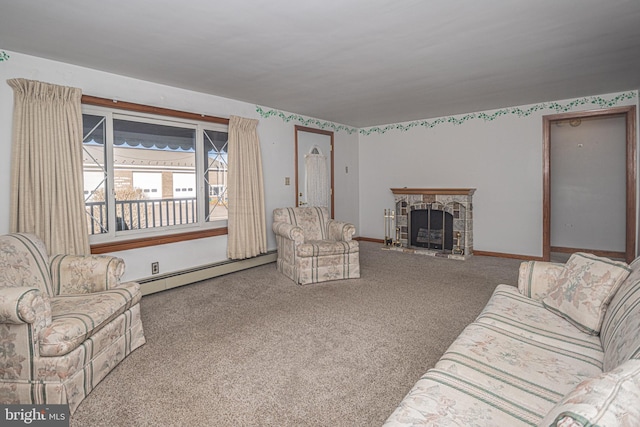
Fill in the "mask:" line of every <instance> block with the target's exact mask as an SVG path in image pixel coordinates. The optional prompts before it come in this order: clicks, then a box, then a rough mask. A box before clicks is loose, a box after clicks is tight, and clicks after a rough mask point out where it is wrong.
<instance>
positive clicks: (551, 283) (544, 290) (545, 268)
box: [518, 261, 564, 301]
mask: <svg viewBox="0 0 640 427" xmlns="http://www.w3.org/2000/svg"><path fill="white" fill-rule="evenodd" d="M563 271H564V264H560V263H551V262H544V261H524V262H522V263H521V264H520V268H519V270H518V290H519V291H520V293H521V294H522V295H524V296H527V297H530V298H533V299H534V300H537V301H542V299H543V298H544V297H546V296H547V294H548V293H549V290H550V289H553V288H555V287H556V285H557V283H558V277H559V276H560V274H561V273H562V272H563Z"/></svg>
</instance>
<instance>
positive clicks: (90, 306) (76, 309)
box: [40, 282, 141, 356]
mask: <svg viewBox="0 0 640 427" xmlns="http://www.w3.org/2000/svg"><path fill="white" fill-rule="evenodd" d="M140 297H141V294H140V285H138V284H137V283H134V282H129V283H124V284H122V285H121V286H120V287H118V288H116V289H111V290H108V291H104V292H99V293H96V294H79V295H64V296H59V297H56V298H53V299H52V301H51V310H52V315H51V318H52V321H51V324H50V325H49V327H47V328H46V329H45V330H43V331H42V336H41V339H40V355H41V356H62V355H63V354H67V353H68V352H70V351H71V350H73V349H75V348H76V347H77V346H78V345H80V344H81V343H82V342H84V341H85V340H86V339H87V338H89V337H91V336H93V334H94V333H96V332H97V331H99V330H100V329H102V328H103V327H104V326H105V325H106V324H108V323H109V322H111V321H112V320H113V319H114V318H116V317H117V316H118V315H120V314H122V313H124V312H125V311H127V310H129V309H130V308H131V307H132V306H133V305H135V304H137V303H138V302H139V301H140Z"/></svg>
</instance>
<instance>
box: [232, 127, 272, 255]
mask: <svg viewBox="0 0 640 427" xmlns="http://www.w3.org/2000/svg"><path fill="white" fill-rule="evenodd" d="M257 126H258V120H253V119H246V118H242V117H237V116H231V117H230V118H229V143H228V144H229V146H228V150H229V151H228V154H229V161H228V163H229V165H228V182H227V193H228V198H229V219H228V225H227V228H228V236H227V237H228V239H227V242H228V243H227V257H228V258H229V259H245V258H251V257H254V256H257V255H259V254H262V253H265V252H267V227H266V217H265V204H264V182H263V177H262V157H261V154H260V140H259V138H258V132H257V130H256V128H257Z"/></svg>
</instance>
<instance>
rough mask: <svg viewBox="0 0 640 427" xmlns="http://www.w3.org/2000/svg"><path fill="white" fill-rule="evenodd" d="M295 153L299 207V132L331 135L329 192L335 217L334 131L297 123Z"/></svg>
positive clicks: (330, 213)
mask: <svg viewBox="0 0 640 427" xmlns="http://www.w3.org/2000/svg"><path fill="white" fill-rule="evenodd" d="M294 128H295V153H294V158H295V182H296V207H298V201H299V198H298V194H300V189H299V188H298V132H309V133H318V134H321V135H327V136H329V137H331V142H330V144H331V146H330V147H331V148H330V150H329V151H330V152H331V155H330V157H331V176H330V177H329V181H330V184H329V185H330V188H329V194H330V198H331V212H329V215H330V216H331V218H334V212H335V203H334V198H333V132H332V131H329V130H322V129H315V128H310V127H306V126H299V125H295V126H294Z"/></svg>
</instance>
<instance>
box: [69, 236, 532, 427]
mask: <svg viewBox="0 0 640 427" xmlns="http://www.w3.org/2000/svg"><path fill="white" fill-rule="evenodd" d="M360 245H361V261H360V263H361V272H362V273H361V274H362V277H361V278H360V279H355V280H346V281H336V282H327V283H323V284H315V285H308V286H297V285H295V284H294V283H293V282H292V281H290V280H288V279H287V278H286V277H284V276H282V275H281V274H279V273H278V272H277V271H276V268H275V264H269V265H265V266H261V267H256V268H253V269H250V270H247V271H243V272H239V273H234V274H230V275H227V276H223V277H219V278H215V279H211V280H207V281H203V282H200V283H196V284H192V285H189V286H184V287H181V288H177V289H172V290H169V291H165V292H162V293H158V294H153V295H149V296H146V297H144V298H143V300H142V320H143V323H144V327H145V334H146V337H147V344H146V345H144V346H143V347H141V348H139V349H138V350H136V351H134V352H133V353H132V354H131V355H130V356H129V357H128V358H127V359H125V360H124V361H123V362H122V363H121V364H120V365H119V366H118V367H116V369H114V371H113V372H111V373H110V374H109V375H108V376H107V378H105V379H104V380H103V381H102V382H101V383H100V384H98V386H97V387H96V388H95V389H94V390H93V392H92V393H91V394H90V395H89V396H88V397H87V398H86V399H85V400H84V402H83V403H82V404H81V405H80V407H79V408H78V410H77V411H76V413H75V414H74V415H73V417H72V419H71V426H74V427H79V426H82V427H88V426H91V427H93V426H193V427H197V426H279V427H286V426H350V427H351V426H380V425H382V423H383V422H384V421H385V420H386V418H387V417H388V416H389V415H390V414H391V412H392V411H393V410H394V409H395V407H396V406H397V404H398V403H399V402H400V400H402V398H403V397H404V395H405V394H406V393H407V391H409V389H410V388H411V386H412V385H413V384H414V383H415V382H416V381H417V380H418V379H419V377H420V376H421V375H422V374H423V373H424V372H426V370H427V369H429V368H430V367H432V366H433V365H434V364H435V362H436V361H437V360H438V358H439V357H440V356H441V355H442V353H443V352H444V351H445V350H446V349H447V347H448V346H449V344H450V343H451V342H452V341H453V340H454V339H455V338H456V336H457V335H458V334H459V333H460V331H461V330H462V329H463V328H464V327H465V326H466V325H467V324H468V323H470V322H471V321H473V319H474V318H475V317H476V316H477V315H478V314H479V313H480V311H481V310H482V307H483V306H484V304H485V303H486V302H487V300H488V299H489V296H490V295H491V292H492V291H493V289H494V288H495V286H496V285H497V284H499V283H507V284H513V285H515V284H516V283H517V275H518V267H519V265H520V261H518V260H513V259H502V258H491V257H479V256H476V257H472V258H471V259H469V260H467V261H455V260H447V259H440V258H433V257H427V256H421V255H412V254H404V253H399V252H393V251H384V250H382V249H381V245H380V244H375V243H370V242H361V243H360Z"/></svg>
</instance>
